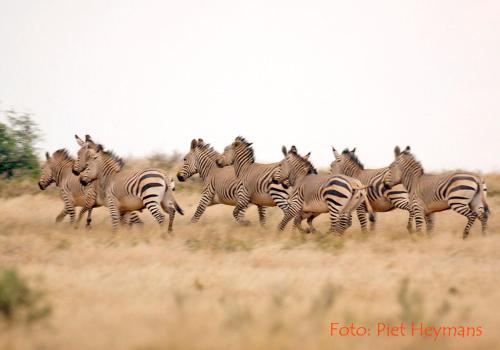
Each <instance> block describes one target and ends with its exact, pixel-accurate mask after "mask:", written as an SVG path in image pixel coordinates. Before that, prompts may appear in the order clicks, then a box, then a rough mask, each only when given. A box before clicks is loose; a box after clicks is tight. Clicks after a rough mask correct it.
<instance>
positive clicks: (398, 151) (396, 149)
mask: <svg viewBox="0 0 500 350" xmlns="http://www.w3.org/2000/svg"><path fill="white" fill-rule="evenodd" d="M400 154H401V149H400V148H399V146H396V147H395V148H394V156H395V157H399V155H400Z"/></svg>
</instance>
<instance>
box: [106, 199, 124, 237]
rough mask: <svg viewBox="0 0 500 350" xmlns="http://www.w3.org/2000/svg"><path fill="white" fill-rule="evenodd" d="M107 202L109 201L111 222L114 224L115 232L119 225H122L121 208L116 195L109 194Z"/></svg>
mask: <svg viewBox="0 0 500 350" xmlns="http://www.w3.org/2000/svg"><path fill="white" fill-rule="evenodd" d="M107 202H108V209H109V213H110V215H111V224H112V226H113V232H115V231H116V230H117V229H118V226H119V225H120V221H121V214H120V210H119V208H118V203H117V200H116V198H115V197H112V196H108V198H107Z"/></svg>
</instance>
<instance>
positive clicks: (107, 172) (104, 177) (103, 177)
mask: <svg viewBox="0 0 500 350" xmlns="http://www.w3.org/2000/svg"><path fill="white" fill-rule="evenodd" d="M116 173H117V171H116V170H113V169H111V168H104V169H103V170H102V171H101V173H100V174H99V176H98V177H97V178H98V180H99V187H100V188H101V190H102V191H103V193H104V191H105V190H106V188H108V186H109V183H110V182H111V179H112V178H113V176H114V175H115V174H116Z"/></svg>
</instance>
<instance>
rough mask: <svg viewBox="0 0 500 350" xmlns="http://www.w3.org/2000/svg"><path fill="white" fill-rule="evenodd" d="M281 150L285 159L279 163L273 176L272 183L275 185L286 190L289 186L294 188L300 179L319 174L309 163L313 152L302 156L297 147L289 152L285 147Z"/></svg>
mask: <svg viewBox="0 0 500 350" xmlns="http://www.w3.org/2000/svg"><path fill="white" fill-rule="evenodd" d="M281 150H282V152H283V155H284V156H285V158H283V160H282V161H281V162H280V163H279V165H278V167H277V169H276V170H275V172H274V174H273V180H272V181H273V182H274V183H281V184H282V185H283V187H284V188H285V189H286V188H288V187H289V186H294V185H295V183H296V182H297V180H298V179H300V178H302V177H304V176H306V175H308V174H317V171H316V169H315V168H314V166H313V165H312V163H311V162H310V161H309V156H310V155H311V152H309V153H308V154H306V155H305V156H301V155H300V154H298V152H297V148H296V147H295V146H292V147H291V148H290V150H289V151H287V150H286V147H285V146H283V147H282V148H281Z"/></svg>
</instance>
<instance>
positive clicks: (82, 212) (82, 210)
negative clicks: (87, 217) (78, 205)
mask: <svg viewBox="0 0 500 350" xmlns="http://www.w3.org/2000/svg"><path fill="white" fill-rule="evenodd" d="M87 210H88V209H87V208H85V207H83V208H82V209H80V212H79V213H78V218H77V219H76V223H75V227H78V226H79V225H80V221H82V218H83V215H84V214H85V212H86V211H87Z"/></svg>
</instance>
